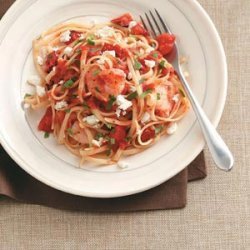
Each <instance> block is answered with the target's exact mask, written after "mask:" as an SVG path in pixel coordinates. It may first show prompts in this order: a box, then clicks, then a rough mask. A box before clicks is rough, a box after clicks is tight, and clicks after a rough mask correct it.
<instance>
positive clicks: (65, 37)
mask: <svg viewBox="0 0 250 250" xmlns="http://www.w3.org/2000/svg"><path fill="white" fill-rule="evenodd" d="M70 39H71V32H70V31H69V30H67V31H64V32H63V33H62V34H61V35H60V41H61V42H62V43H66V42H69V41H70Z"/></svg>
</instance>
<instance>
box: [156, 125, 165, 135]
mask: <svg viewBox="0 0 250 250" xmlns="http://www.w3.org/2000/svg"><path fill="white" fill-rule="evenodd" d="M162 130H163V126H162V125H161V126H159V127H155V133H156V134H157V135H158V134H160V133H161V132H162Z"/></svg>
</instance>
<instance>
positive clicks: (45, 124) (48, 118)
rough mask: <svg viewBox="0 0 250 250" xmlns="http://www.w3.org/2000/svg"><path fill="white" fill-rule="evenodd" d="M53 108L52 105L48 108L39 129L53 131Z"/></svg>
mask: <svg viewBox="0 0 250 250" xmlns="http://www.w3.org/2000/svg"><path fill="white" fill-rule="evenodd" d="M51 127H52V109H51V107H49V108H47V110H46V112H45V115H44V116H43V118H42V120H41V121H40V123H39V125H38V129H39V130H40V131H44V132H48V133H49V132H52V128H51Z"/></svg>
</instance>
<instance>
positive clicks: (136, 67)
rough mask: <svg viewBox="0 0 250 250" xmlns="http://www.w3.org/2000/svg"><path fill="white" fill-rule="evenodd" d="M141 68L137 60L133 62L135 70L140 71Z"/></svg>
mask: <svg viewBox="0 0 250 250" xmlns="http://www.w3.org/2000/svg"><path fill="white" fill-rule="evenodd" d="M141 67H142V65H141V63H139V62H138V61H137V60H135V64H134V68H135V70H139V69H141Z"/></svg>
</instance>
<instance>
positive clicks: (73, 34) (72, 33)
mask: <svg viewBox="0 0 250 250" xmlns="http://www.w3.org/2000/svg"><path fill="white" fill-rule="evenodd" d="M80 36H81V33H80V32H78V31H74V30H71V31H70V37H71V39H70V40H69V41H68V42H66V43H65V44H67V45H69V44H71V43H73V42H74V41H76V40H77V39H79V37H80Z"/></svg>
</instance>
